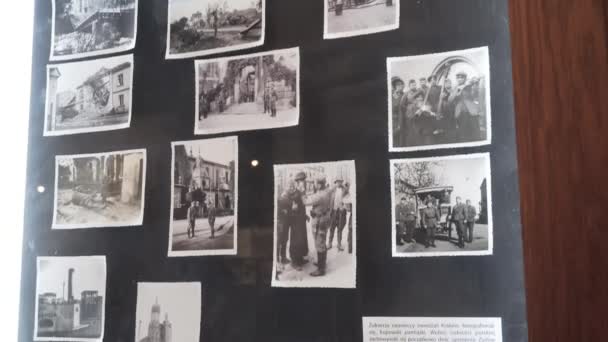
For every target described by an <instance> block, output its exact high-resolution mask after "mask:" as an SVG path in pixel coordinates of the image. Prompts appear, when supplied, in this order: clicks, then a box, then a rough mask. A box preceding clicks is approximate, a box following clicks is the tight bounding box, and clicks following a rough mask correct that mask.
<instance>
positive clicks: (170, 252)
mask: <svg viewBox="0 0 608 342" xmlns="http://www.w3.org/2000/svg"><path fill="white" fill-rule="evenodd" d="M214 140H215V141H218V140H232V141H233V142H234V228H233V231H234V234H233V242H232V248H231V249H209V250H192V251H173V248H172V246H173V209H174V207H173V191H174V189H175V179H174V177H173V175H174V172H175V146H180V145H184V144H188V143H203V142H204V143H212V142H213V141H214ZM169 199H170V209H169V210H170V211H169V239H168V240H169V245H168V247H167V256H168V257H192V256H219V255H237V253H238V231H239V230H238V216H239V215H238V208H239V138H238V136H236V135H233V136H227V137H220V138H212V139H198V140H187V141H174V142H171V197H170V198H169Z"/></svg>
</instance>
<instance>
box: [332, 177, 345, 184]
mask: <svg viewBox="0 0 608 342" xmlns="http://www.w3.org/2000/svg"><path fill="white" fill-rule="evenodd" d="M343 182H344V181H343V180H342V178H336V180H335V181H334V184H336V183H343Z"/></svg>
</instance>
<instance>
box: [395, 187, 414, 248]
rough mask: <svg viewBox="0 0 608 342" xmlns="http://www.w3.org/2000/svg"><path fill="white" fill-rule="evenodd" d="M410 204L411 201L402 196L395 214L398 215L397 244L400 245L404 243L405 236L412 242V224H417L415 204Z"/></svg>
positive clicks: (406, 239) (407, 240)
mask: <svg viewBox="0 0 608 342" xmlns="http://www.w3.org/2000/svg"><path fill="white" fill-rule="evenodd" d="M410 204H411V203H410V202H408V201H407V198H405V197H401V202H399V203H398V204H397V207H396V208H395V214H396V216H397V245H399V246H402V245H403V239H404V238H405V241H406V242H411V239H412V234H413V232H414V229H413V228H411V227H410V226H411V223H413V224H414V226H415V225H416V213H415V211H416V209H415V206H411V205H410ZM410 220H411V222H410ZM408 225H409V226H408ZM410 228H411V230H410Z"/></svg>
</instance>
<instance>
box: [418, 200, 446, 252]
mask: <svg viewBox="0 0 608 342" xmlns="http://www.w3.org/2000/svg"><path fill="white" fill-rule="evenodd" d="M440 218H441V214H440V213H439V210H438V209H437V208H436V207H435V200H434V199H432V198H427V200H426V208H424V209H423V210H422V221H423V223H424V229H425V230H426V241H425V244H424V245H425V247H426V248H429V246H433V247H437V246H435V229H436V228H437V225H438V223H439V220H440Z"/></svg>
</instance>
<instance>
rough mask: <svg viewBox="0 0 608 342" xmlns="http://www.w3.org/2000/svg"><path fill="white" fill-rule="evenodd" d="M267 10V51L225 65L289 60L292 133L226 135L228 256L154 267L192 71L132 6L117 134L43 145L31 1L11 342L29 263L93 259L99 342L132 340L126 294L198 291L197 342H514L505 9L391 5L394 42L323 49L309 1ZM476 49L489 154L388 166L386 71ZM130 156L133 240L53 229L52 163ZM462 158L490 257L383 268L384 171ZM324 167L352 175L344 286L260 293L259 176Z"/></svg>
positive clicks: (521, 324) (513, 184)
mask: <svg viewBox="0 0 608 342" xmlns="http://www.w3.org/2000/svg"><path fill="white" fill-rule="evenodd" d="M266 6H267V9H266V11H267V12H266V41H265V44H264V45H263V46H261V47H259V48H254V49H250V50H246V51H239V52H231V53H227V54H224V55H226V56H230V55H239V54H244V53H250V52H259V51H267V50H273V49H281V48H290V47H300V54H301V115H300V124H299V125H298V126H295V127H289V128H280V129H273V130H260V131H250V132H239V133H237V135H238V136H239V164H238V165H239V192H238V194H239V210H238V221H239V227H238V229H239V241H238V255H237V256H235V257H228V256H218V257H189V258H168V257H167V238H168V229H169V212H170V207H169V205H170V197H171V189H170V184H171V165H170V164H171V147H170V143H171V142H172V141H183V140H193V139H197V138H200V136H194V135H193V113H194V101H193V99H194V91H195V90H194V64H193V59H183V60H171V61H168V60H165V58H164V53H165V42H166V24H167V22H166V20H167V1H166V0H141V1H140V2H139V19H138V24H137V25H138V36H137V44H136V48H135V50H134V56H135V69H134V70H135V73H134V93H133V117H132V122H131V127H130V128H128V129H123V130H116V131H108V132H98V133H87V134H78V135H69V136H61V137H43V136H42V131H43V119H44V101H45V87H46V80H45V79H46V65H47V63H48V62H49V61H48V56H49V48H50V46H49V43H50V35H51V1H49V0H39V1H36V10H35V36H34V45H33V46H34V50H33V51H34V53H33V69H32V70H33V72H32V75H33V76H32V95H31V113H30V129H29V154H28V168H27V192H26V194H27V195H26V203H25V228H24V234H25V235H24V245H23V250H24V252H23V253H24V254H23V275H22V287H21V290H22V292H21V293H22V294H21V311H20V318H21V319H20V338H19V341H31V339H32V331H33V327H34V317H35V315H34V307H35V279H36V257H37V256H56V255H61V256H77V255H106V257H107V293H106V296H107V300H106V315H105V317H106V318H105V337H104V341H112V342H121V341H131V340H133V336H134V331H135V325H136V322H135V304H136V298H137V282H140V281H149V282H157V281H167V282H170V281H200V282H201V283H202V285H203V295H202V323H201V341H206V342H221V341H230V342H234V341H243V342H245V341H290V342H299V341H302V342H312V341H361V340H362V331H361V318H362V316H440V317H441V316H443V317H460V316H462V317H501V318H502V319H503V322H502V324H503V334H504V340H505V341H526V340H527V337H526V336H527V329H526V318H525V290H524V285H523V284H524V283H523V268H522V249H521V238H520V233H521V232H520V221H519V192H518V180H517V163H516V149H515V139H514V138H515V134H514V114H513V98H512V82H511V62H510V60H511V55H510V42H509V25H508V9H507V1H506V0H457V1H456V0H423V1H416V0H401V20H400V21H401V24H400V28H399V29H397V30H394V31H388V32H384V33H378V34H372V35H365V36H358V37H352V38H344V39H334V40H323V11H324V9H323V1H321V0H268V1H267V3H266ZM479 46H488V47H489V52H490V66H491V80H492V81H491V82H492V83H491V89H492V104H491V105H492V113H493V115H492V116H493V120H492V125H493V132H494V134H493V142H492V144H491V145H489V146H484V147H475V148H461V149H450V150H438V151H423V152H408V153H389V152H388V148H387V141H388V133H387V127H388V122H387V91H388V90H387V79H386V58H387V57H393V56H408V55H417V54H427V53H433V52H443V51H451V50H460V49H467V48H472V47H479ZM226 135H232V134H226ZM220 136H222V135H220ZM136 148H146V149H147V163H148V165H147V184H146V193H145V216H144V223H143V226H141V227H129V228H101V229H88V230H67V231H66V230H51V228H50V227H51V222H52V216H53V215H52V211H53V187H54V184H53V183H54V167H55V162H54V157H55V155H65V154H78V153H93V152H105V151H114V150H126V149H136ZM473 152H490V153H491V162H492V182H493V184H492V189H493V193H492V198H493V214H494V250H493V255H491V256H460V257H441V258H413V259H408V258H406V259H403V258H392V257H391V227H390V225H391V200H390V185H389V163H388V160H389V159H394V158H408V157H427V156H443V155H450V154H461V153H473ZM253 159H256V160H259V161H260V165H259V166H258V167H256V168H254V167H251V164H250V161H251V160H253ZM333 160H355V161H356V167H357V186H358V187H357V188H358V191H357V201H358V220H357V237H356V238H357V248H358V251H357V288H356V289H281V288H271V287H270V277H271V271H272V249H273V247H272V246H273V241H272V239H273V164H285V163H305V162H321V161H333ZM39 185H42V186H44V187H45V188H46V189H47V191H46V192H44V193H38V192H37V191H36V188H37V186H39Z"/></svg>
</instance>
